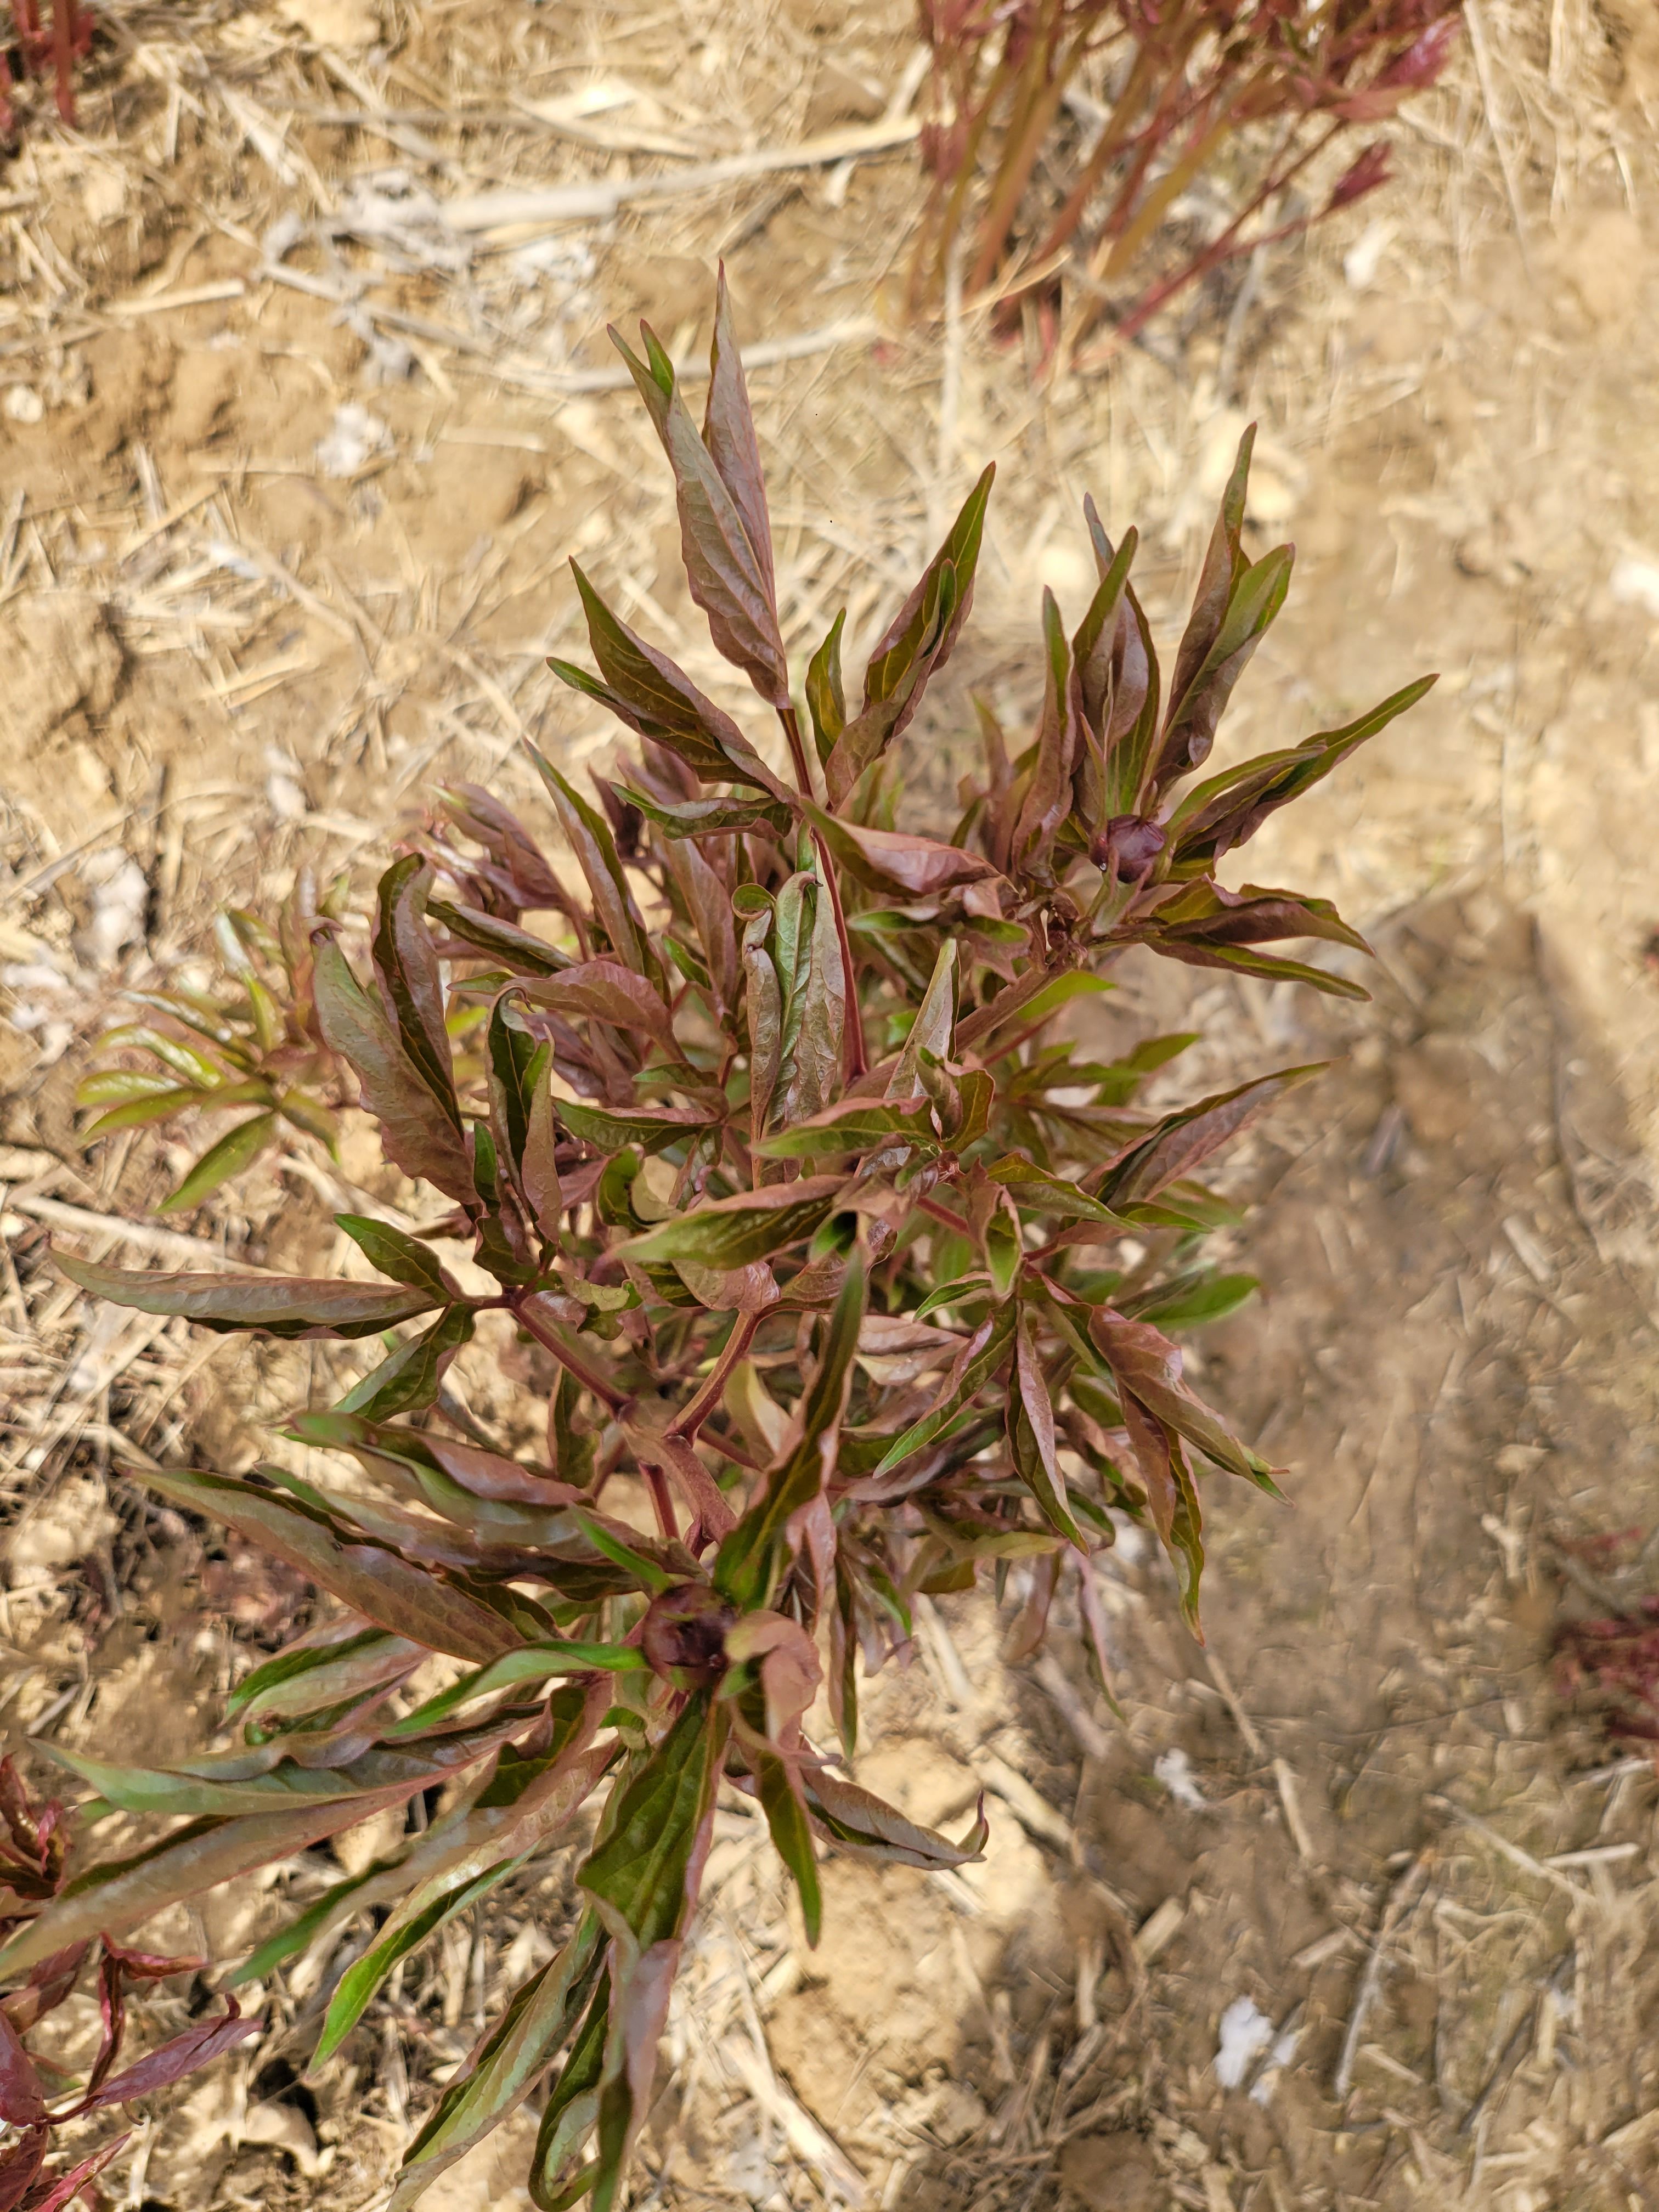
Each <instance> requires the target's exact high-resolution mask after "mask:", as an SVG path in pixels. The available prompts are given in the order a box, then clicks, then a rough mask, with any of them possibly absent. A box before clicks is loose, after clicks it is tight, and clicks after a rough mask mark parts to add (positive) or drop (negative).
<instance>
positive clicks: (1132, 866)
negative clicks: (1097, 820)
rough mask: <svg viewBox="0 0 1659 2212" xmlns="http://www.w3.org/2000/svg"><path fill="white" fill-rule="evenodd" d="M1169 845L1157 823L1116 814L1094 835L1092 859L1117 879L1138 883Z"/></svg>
mask: <svg viewBox="0 0 1659 2212" xmlns="http://www.w3.org/2000/svg"><path fill="white" fill-rule="evenodd" d="M1167 842H1169V841H1168V839H1167V838H1166V837H1165V836H1164V832H1163V830H1161V829H1159V828H1158V824H1157V823H1156V822H1149V821H1148V820H1147V818H1146V816H1145V815H1144V814H1116V815H1114V816H1113V817H1112V819H1111V820H1110V821H1109V823H1107V824H1106V827H1105V828H1104V829H1100V830H1097V832H1096V833H1095V836H1094V839H1093V841H1092V842H1091V844H1090V847H1089V858H1090V859H1091V860H1092V861H1093V862H1094V864H1095V866H1097V868H1104V869H1106V870H1107V871H1108V872H1109V873H1110V874H1111V875H1112V876H1114V877H1115V878H1117V879H1118V880H1120V881H1124V882H1128V883H1139V881H1140V879H1141V878H1142V877H1143V876H1145V875H1146V874H1147V873H1148V872H1149V871H1150V870H1151V868H1152V864H1153V862H1154V861H1155V860H1157V859H1158V854H1160V853H1161V852H1162V851H1163V850H1164V846H1165V844H1166V843H1167Z"/></svg>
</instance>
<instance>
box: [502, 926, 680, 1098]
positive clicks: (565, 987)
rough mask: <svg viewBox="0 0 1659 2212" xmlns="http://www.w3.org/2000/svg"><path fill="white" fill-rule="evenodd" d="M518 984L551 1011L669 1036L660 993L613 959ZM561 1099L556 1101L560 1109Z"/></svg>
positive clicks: (646, 1032) (668, 1027) (656, 1035)
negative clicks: (584, 1016) (549, 1007)
mask: <svg viewBox="0 0 1659 2212" xmlns="http://www.w3.org/2000/svg"><path fill="white" fill-rule="evenodd" d="M520 988H521V989H522V990H523V992H524V995H525V996H526V999H528V1000H531V1001H532V1003H533V1004H534V1005H536V1006H551V1007H552V1009H553V1010H554V1012H556V1013H560V1014H565V1015H571V1016H578V1015H586V1018H588V1019H589V1020H590V1021H595V1022H608V1023H609V1024H611V1027H612V1028H613V1029H619V1030H641V1031H642V1032H643V1033H644V1034H645V1035H646V1036H651V1037H657V1038H660V1039H662V1040H663V1041H664V1042H670V1041H671V1039H672V1036H673V1030H672V1027H671V1022H670V1018H669V1012H668V1009H667V1007H666V1006H665V1005H664V1004H663V1001H662V997H661V994H659V992H658V991H657V990H656V988H655V987H654V986H653V985H652V984H650V983H648V982H647V981H646V979H645V977H644V976H643V975H636V974H635V972H634V970H633V969H629V968H624V967H623V965H622V963H620V962H619V961H616V960H603V959H601V960H586V961H584V962H583V963H582V964H581V965H580V967H578V968H567V969H565V971H564V973H563V975H549V976H546V977H535V978H532V980H530V981H526V982H525V983H523V984H522V985H521V986H520ZM559 1103H560V1107H561V1109H562V1106H563V1103H564V1102H563V1101H562V1100H561V1101H560V1102H559Z"/></svg>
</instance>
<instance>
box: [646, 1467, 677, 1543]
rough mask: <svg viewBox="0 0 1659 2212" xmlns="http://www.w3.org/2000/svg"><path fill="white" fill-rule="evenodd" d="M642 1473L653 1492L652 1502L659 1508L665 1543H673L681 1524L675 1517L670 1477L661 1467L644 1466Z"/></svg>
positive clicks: (659, 1524) (658, 1513)
mask: <svg viewBox="0 0 1659 2212" xmlns="http://www.w3.org/2000/svg"><path fill="white" fill-rule="evenodd" d="M640 1473H641V1475H643V1477H644V1478H645V1486H646V1488H647V1490H648V1491H649V1492H651V1503H652V1504H653V1505H654V1506H655V1507H656V1509H657V1528H658V1531H659V1534H660V1535H661V1536H662V1538H663V1541H665V1543H669V1544H671V1543H673V1542H674V1541H676V1540H677V1538H678V1535H679V1533H680V1525H679V1522H678V1521H677V1520H676V1519H675V1518H674V1500H673V1498H671V1496H670V1494H669V1489H668V1477H667V1476H666V1475H665V1474H664V1473H663V1471H662V1469H661V1468H659V1467H644V1466H642V1467H641V1469H640Z"/></svg>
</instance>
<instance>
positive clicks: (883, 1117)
mask: <svg viewBox="0 0 1659 2212" xmlns="http://www.w3.org/2000/svg"><path fill="white" fill-rule="evenodd" d="M896 1144H897V1145H919V1146H926V1147H927V1148H928V1149H929V1150H933V1151H937V1150H938V1148H939V1132H938V1130H937V1129H936V1128H935V1127H933V1121H932V1118H931V1115H930V1111H929V1109H928V1108H927V1103H926V1102H925V1101H924V1102H923V1103H922V1104H921V1105H920V1106H911V1107H908V1108H907V1107H903V1106H888V1105H884V1104H881V1103H878V1101H876V1100H874V1099H868V1098H843V1099H841V1100H839V1101H838V1102H837V1103H836V1104H835V1105H833V1106H828V1107H826V1108H825V1109H824V1110H823V1113H821V1114H815V1115H813V1116H812V1118H811V1121H798V1122H796V1123H795V1125H794V1126H793V1128H788V1129H781V1130H779V1131H778V1132H777V1133H775V1135H773V1136H770V1137H767V1138H764V1139H763V1140H762V1141H761V1143H759V1144H757V1146H755V1148H754V1149H755V1151H756V1152H758V1153H759V1154H760V1155H761V1156H762V1157H763V1158H766V1159H769V1160H802V1159H833V1158H846V1157H847V1156H848V1154H850V1153H854V1152H878V1151H882V1150H884V1149H885V1147H886V1146H889V1145H896Z"/></svg>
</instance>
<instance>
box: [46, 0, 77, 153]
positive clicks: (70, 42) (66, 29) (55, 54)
mask: <svg viewBox="0 0 1659 2212" xmlns="http://www.w3.org/2000/svg"><path fill="white" fill-rule="evenodd" d="M75 28H76V26H75V0H52V58H53V60H54V62H55V64H56V65H57V70H58V113H59V115H61V116H62V117H63V118H64V122H65V123H67V124H68V125H69V126H70V130H71V131H72V130H73V129H74V128H75V88H74V87H73V86H72V85H71V84H70V58H71V56H72V55H73V53H74V51H75Z"/></svg>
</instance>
